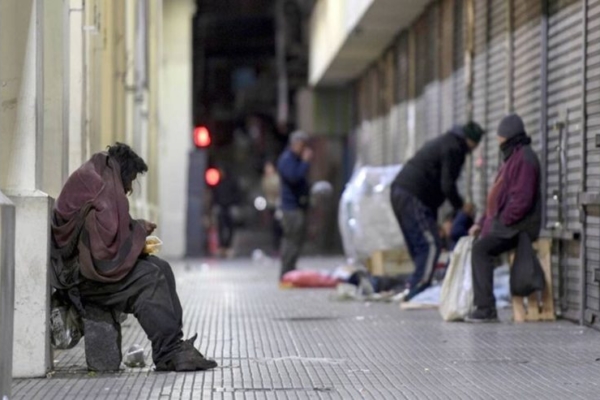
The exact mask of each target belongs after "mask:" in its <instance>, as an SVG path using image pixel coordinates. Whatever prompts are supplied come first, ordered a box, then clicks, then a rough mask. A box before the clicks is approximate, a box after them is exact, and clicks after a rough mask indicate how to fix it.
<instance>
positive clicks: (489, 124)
mask: <svg viewBox="0 0 600 400" xmlns="http://www.w3.org/2000/svg"><path fill="white" fill-rule="evenodd" d="M488 7H489V9H488V53H487V76H486V82H487V88H486V103H487V107H486V108H487V109H486V111H487V112H486V119H485V125H486V128H487V130H488V132H489V135H488V136H489V137H488V138H487V140H486V143H485V145H486V146H485V156H484V161H485V163H486V178H487V187H488V188H489V187H491V185H492V183H493V181H494V179H495V177H496V173H497V172H498V163H499V154H498V142H497V141H496V140H495V133H496V129H497V127H498V124H499V123H500V120H501V119H502V117H504V115H505V114H506V111H507V106H508V98H507V90H506V89H507V86H508V68H507V66H508V64H507V59H508V52H507V43H508V41H507V39H508V35H507V25H508V24H507V18H508V2H507V1H505V0H490V1H489V4H488Z"/></svg>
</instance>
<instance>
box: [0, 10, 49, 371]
mask: <svg viewBox="0 0 600 400" xmlns="http://www.w3.org/2000/svg"><path fill="white" fill-rule="evenodd" d="M0 6H1V9H0V19H1V20H0V54H2V71H0V82H1V84H0V100H1V103H2V104H3V105H10V106H9V107H6V106H4V107H2V108H1V109H0V143H2V146H1V147H2V148H3V154H2V164H3V165H2V169H1V171H2V172H3V173H2V176H1V177H0V178H2V179H1V180H0V188H1V189H2V190H3V191H4V193H5V194H6V195H8V196H9V198H10V199H11V200H12V202H13V203H14V205H15V209H16V223H15V226H16V228H15V242H16V246H15V266H16V268H15V329H14V351H13V360H14V361H13V375H14V376H15V377H40V376H44V375H45V374H46V373H47V372H48V370H49V369H50V368H51V366H52V357H51V347H50V334H49V323H48V322H49V286H48V267H49V257H48V256H49V242H50V237H49V234H50V226H49V220H50V210H51V204H52V199H51V198H50V197H49V196H48V195H47V194H45V193H44V192H42V191H40V190H39V189H40V187H41V183H42V177H43V171H42V169H43V155H44V152H43V140H42V133H43V119H42V116H43V102H42V101H38V99H43V98H44V93H43V69H42V68H43V63H42V61H43V41H41V40H40V38H41V32H42V31H43V6H44V1H43V0H18V1H17V0H12V1H2V2H0Z"/></svg>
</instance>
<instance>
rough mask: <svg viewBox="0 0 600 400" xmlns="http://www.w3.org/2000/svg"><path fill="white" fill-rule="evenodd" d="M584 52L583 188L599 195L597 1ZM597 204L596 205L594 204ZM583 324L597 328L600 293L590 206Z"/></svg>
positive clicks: (599, 209)
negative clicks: (584, 320) (584, 318)
mask: <svg viewBox="0 0 600 400" xmlns="http://www.w3.org/2000/svg"><path fill="white" fill-rule="evenodd" d="M587 14H588V15H587V49H586V78H587V79H586V113H587V122H586V136H587V157H586V187H585V190H586V192H587V193H590V194H600V149H599V148H598V147H596V137H597V136H598V135H600V0H589V1H588V12H587ZM596 203H598V201H596ZM585 244H586V260H585V261H586V270H587V274H586V295H587V296H586V311H587V312H586V321H587V322H588V323H592V324H594V326H595V327H600V290H599V282H598V281H596V270H597V269H598V268H600V204H593V205H590V206H589V207H588V209H587V217H586V243H585Z"/></svg>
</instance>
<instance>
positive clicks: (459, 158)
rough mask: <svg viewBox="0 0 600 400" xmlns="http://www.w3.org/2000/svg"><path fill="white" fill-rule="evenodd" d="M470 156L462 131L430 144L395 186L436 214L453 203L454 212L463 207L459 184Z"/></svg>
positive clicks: (403, 172)
mask: <svg viewBox="0 0 600 400" xmlns="http://www.w3.org/2000/svg"><path fill="white" fill-rule="evenodd" d="M468 153H469V147H468V146H467V141H466V139H465V138H464V137H463V136H462V130H461V129H460V127H456V128H453V129H452V130H451V131H450V132H447V133H445V134H443V135H441V136H440V137H438V138H435V139H433V140H430V141H429V142H427V143H425V145H424V146H423V147H422V148H421V149H420V150H419V151H418V152H417V153H416V154H415V155H414V156H413V158H411V159H410V160H409V161H408V162H407V163H406V164H405V165H404V166H403V167H402V170H400V173H399V174H398V176H397V177H396V179H395V180H394V186H395V187H399V188H402V189H404V190H405V191H407V192H409V193H411V194H412V195H413V196H415V197H416V198H418V199H419V200H420V201H421V202H422V203H423V204H425V205H426V206H427V207H429V208H431V209H432V210H433V211H434V212H437V209H438V208H439V207H440V206H441V205H442V204H443V203H444V201H445V200H446V199H448V201H450V203H451V204H452V206H453V207H454V209H456V210H458V209H460V208H462V206H463V199H462V197H461V196H460V194H458V190H457V188H456V181H457V180H458V177H459V176H460V173H461V171H462V167H463V164H464V163H465V158H466V156H467V154H468Z"/></svg>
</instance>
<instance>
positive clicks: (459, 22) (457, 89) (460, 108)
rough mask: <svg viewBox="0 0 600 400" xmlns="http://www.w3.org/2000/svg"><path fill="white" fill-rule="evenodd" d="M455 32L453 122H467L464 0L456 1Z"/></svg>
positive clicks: (453, 36)
mask: <svg viewBox="0 0 600 400" xmlns="http://www.w3.org/2000/svg"><path fill="white" fill-rule="evenodd" d="M453 11H454V32H453V35H452V38H453V53H452V70H453V85H452V86H453V92H454V96H453V103H454V107H453V109H454V115H453V122H454V123H455V124H463V123H465V117H466V111H467V110H466V104H467V91H466V86H465V32H464V29H465V14H464V1H463V0H455V1H454V10H453ZM448 128H449V126H444V127H443V129H444V130H446V129H448Z"/></svg>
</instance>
